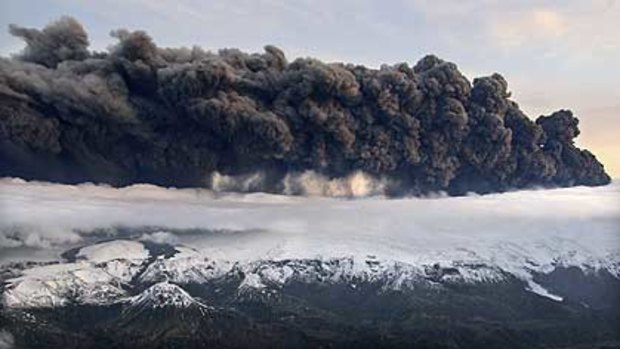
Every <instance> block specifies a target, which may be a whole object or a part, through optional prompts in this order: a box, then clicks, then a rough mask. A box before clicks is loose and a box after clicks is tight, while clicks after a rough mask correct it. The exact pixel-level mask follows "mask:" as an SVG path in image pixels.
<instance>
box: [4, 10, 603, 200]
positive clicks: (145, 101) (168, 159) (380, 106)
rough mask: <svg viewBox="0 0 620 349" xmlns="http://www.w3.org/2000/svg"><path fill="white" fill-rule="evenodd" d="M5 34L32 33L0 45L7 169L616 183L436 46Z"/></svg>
mask: <svg viewBox="0 0 620 349" xmlns="http://www.w3.org/2000/svg"><path fill="white" fill-rule="evenodd" d="M10 32H11V33H12V34H13V35H15V36H18V37H20V38H22V39H24V41H25V42H26V43H27V46H26V48H25V50H24V51H23V52H22V53H21V54H19V55H17V56H15V57H13V58H12V59H8V58H0V176H19V177H23V178H28V179H39V180H48V181H59V182H69V183H75V182H82V181H95V182H106V183H110V184H112V185H126V184H131V183H137V182H148V183H154V184H159V185H167V186H205V185H207V186H208V185H209V184H210V183H209V181H210V174H212V173H214V172H215V171H217V172H219V173H222V174H229V175H239V174H249V173H255V172H261V173H263V174H265V178H267V179H266V180H265V181H263V182H261V183H259V184H255V187H250V188H249V189H250V190H264V191H276V192H277V191H282V188H281V179H282V178H284V176H285V175H286V174H289V173H297V172H303V171H305V170H314V171H315V172H317V173H320V174H322V175H325V176H326V177H328V178H334V177H343V176H347V175H349V174H351V173H352V172H355V171H363V172H365V173H368V174H370V175H373V176H376V177H382V178H386V179H389V183H390V186H391V187H390V189H391V190H392V193H394V194H402V193H413V194H416V193H424V192H428V191H435V190H446V191H448V192H449V193H450V194H455V195H456V194H462V193H465V192H468V191H476V192H481V193H484V192H495V191H503V190H507V189H512V188H524V187H530V186H572V185H604V184H607V183H609V181H610V178H609V176H608V175H607V174H606V173H605V171H604V169H603V166H602V165H601V164H600V163H599V162H598V161H597V160H596V158H595V157H594V155H592V154H591V153H590V152H589V151H587V150H581V149H579V148H577V147H576V146H575V145H574V143H573V139H574V138H575V137H576V136H577V135H578V134H579V129H578V120H577V118H575V117H574V116H573V114H572V113H571V112H570V111H567V110H560V111H557V112H555V113H553V114H551V115H549V116H541V117H539V118H538V119H537V120H536V121H532V120H530V119H529V118H528V117H527V116H526V115H525V114H524V113H523V112H522V111H521V110H520V109H519V107H518V105H517V104H516V103H515V102H513V101H512V100H510V99H509V97H510V93H509V92H508V89H507V83H506V81H505V80H504V78H503V77H502V76H501V75H499V74H493V75H492V76H487V77H482V78H477V79H474V81H473V84H470V82H469V81H468V80H467V78H465V76H463V75H462V74H461V73H460V72H459V71H458V69H457V66H456V65H455V64H453V63H449V62H445V61H442V60H441V59H439V58H437V57H435V56H426V57H424V58H423V59H422V60H420V61H419V62H418V63H417V64H416V65H415V66H413V67H411V66H409V65H408V64H405V63H401V64H396V65H393V66H388V65H384V66H382V67H381V68H380V69H369V68H366V67H364V66H359V65H353V64H341V63H331V64H327V63H323V62H321V61H318V60H315V59H310V58H300V59H297V60H295V61H293V62H291V63H289V62H287V59H286V58H285V56H284V53H283V52H282V51H281V50H279V49H278V48H276V47H273V46H266V47H265V52H264V53H262V54H247V53H244V52H241V51H239V50H236V49H225V50H221V51H219V52H217V53H211V52H206V51H204V50H202V49H201V48H198V47H194V48H192V49H187V48H159V47H157V46H156V45H155V43H154V42H153V40H152V39H151V38H150V37H149V36H148V35H147V34H146V33H145V32H142V31H134V32H130V31H126V30H117V31H113V32H112V35H113V36H114V37H116V38H118V40H119V42H118V44H116V46H114V47H112V48H111V49H110V50H109V52H92V51H89V50H88V45H89V41H88V36H87V34H86V32H85V31H84V29H83V28H82V26H81V25H80V24H79V23H78V22H77V21H76V20H74V19H72V18H69V17H64V18H61V19H60V20H58V21H56V22H54V23H51V24H50V25H48V26H47V27H45V28H44V29H43V30H37V29H30V28H23V27H19V26H14V25H13V26H11V27H10Z"/></svg>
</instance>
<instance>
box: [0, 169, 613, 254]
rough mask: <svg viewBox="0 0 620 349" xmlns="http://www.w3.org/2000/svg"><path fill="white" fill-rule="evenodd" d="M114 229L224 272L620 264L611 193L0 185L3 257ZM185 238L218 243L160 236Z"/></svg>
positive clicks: (61, 246) (0, 182)
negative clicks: (367, 262) (332, 264)
mask: <svg viewBox="0 0 620 349" xmlns="http://www.w3.org/2000/svg"><path fill="white" fill-rule="evenodd" d="M113 225H122V226H127V227H141V226H158V227H162V228H163V230H162V231H159V232H155V233H152V234H150V235H144V236H142V239H143V240H149V241H154V242H164V243H172V244H175V243H183V244H186V245H189V246H191V247H194V248H196V249H198V250H202V251H203V252H205V253H207V254H208V255H210V256H216V257H217V256H219V257H225V258H226V259H229V260H233V259H244V258H246V257H247V258H255V257H256V256H260V257H261V258H262V257H272V258H301V257H312V256H315V255H319V254H330V255H337V256H342V255H367V254H372V255H376V256H382V257H383V258H390V259H397V260H403V261H410V262H416V260H417V259H419V258H426V257H428V254H429V253H431V254H433V255H434V257H433V258H434V259H435V260H437V259H441V255H442V254H444V253H447V251H451V252H450V253H452V254H454V253H459V254H467V253H470V252H471V253H474V252H472V251H475V253H480V251H487V252H488V251H493V249H494V248H496V247H497V246H498V244H499V245H502V246H503V247H502V251H503V250H505V249H506V248H508V250H518V249H520V248H526V246H530V247H531V251H538V250H540V251H539V252H540V253H543V254H545V256H551V255H555V256H557V255H560V254H564V253H568V254H570V253H571V251H573V252H572V253H573V254H572V255H571V258H589V257H588V256H592V255H594V256H599V257H600V256H603V257H604V256H615V257H613V258H618V259H620V229H619V227H620V185H618V183H614V184H612V185H610V186H606V187H598V188H586V187H576V188H568V189H554V190H532V191H520V192H512V193H506V194H493V195H485V196H470V197H455V198H446V197H441V198H403V199H385V198H382V197H369V198H362V199H355V200H348V199H336V198H326V197H290V196H278V195H268V194H222V193H219V194H218V193H214V192H211V191H208V190H203V189H166V188H161V187H156V186H152V185H134V186H131V187H126V188H120V189H115V188H111V187H105V186H96V185H91V184H84V185H78V186H71V185H59V184H49V183H37V182H25V181H22V180H18V179H6V178H5V179H1V180H0V246H2V247H3V248H4V251H10V250H11V249H14V248H16V247H20V248H23V246H31V247H37V248H49V249H51V250H54V249H57V250H58V251H61V250H63V249H65V248H67V247H68V246H75V245H76V244H79V243H80V241H81V240H82V239H84V238H85V237H86V235H84V234H87V233H85V231H86V232H87V231H89V230H92V229H95V228H105V227H110V226H113ZM193 228H199V229H205V230H219V231H222V232H220V233H213V232H211V233H207V232H205V233H194V234H180V235H175V234H173V233H170V232H167V231H166V229H193ZM80 231H82V232H80ZM507 246H508V247H507ZM541 246H544V248H542V247H541ZM7 248H8V250H7ZM0 251H2V250H0ZM531 251H530V252H529V253H530V254H532V253H534V252H531ZM558 251H559V252H558ZM485 253H486V252H485ZM502 253H503V252H502ZM425 256H426V257H425ZM493 256H494V254H493V253H491V254H490V255H489V257H488V258H495V257H493ZM580 256H581V257H580Z"/></svg>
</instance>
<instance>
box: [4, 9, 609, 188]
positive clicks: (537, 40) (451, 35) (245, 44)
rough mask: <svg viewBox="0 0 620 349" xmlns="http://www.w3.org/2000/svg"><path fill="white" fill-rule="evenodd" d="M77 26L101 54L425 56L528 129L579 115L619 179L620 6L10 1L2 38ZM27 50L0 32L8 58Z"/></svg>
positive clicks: (380, 59) (585, 142)
mask: <svg viewBox="0 0 620 349" xmlns="http://www.w3.org/2000/svg"><path fill="white" fill-rule="evenodd" d="M61 15H70V16H73V17H75V18H77V19H78V20H79V21H80V22H82V24H83V25H84V27H86V29H87V31H88V33H89V36H90V40H91V48H92V49H95V50H103V49H105V48H106V47H107V46H108V45H110V44H112V43H113V42H114V40H113V39H112V38H110V37H109V35H108V34H109V32H110V30H112V29H117V28H128V29H144V30H146V31H147V32H149V33H150V34H151V35H152V36H153V37H154V39H155V41H156V43H157V44H158V45H159V46H193V45H199V46H202V47H204V48H206V49H213V50H217V49H219V48H224V47H237V48H240V49H243V50H245V51H252V52H254V51H258V52H261V51H262V47H263V46H264V45H266V44H274V45H276V46H278V47H280V48H282V49H283V50H284V51H285V52H286V54H287V57H288V58H289V60H292V59H293V58H295V57H298V56H311V57H316V58H320V59H322V60H326V61H345V62H353V63H361V64H365V65H369V66H375V67H376V66H379V65H380V64H381V63H390V64H393V63H397V62H408V63H410V64H414V63H415V62H416V61H417V60H418V59H420V58H421V57H422V56H424V55H425V54H427V53H434V54H436V55H438V56H439V57H440V58H443V59H446V60H449V61H453V62H455V63H456V64H457V65H458V66H459V68H460V69H461V71H462V72H463V73H464V74H465V75H466V76H467V77H468V78H470V79H473V78H474V77H477V76H481V75H488V74H491V73H493V72H499V73H501V74H502V75H503V76H504V77H505V78H506V79H507V80H508V83H509V89H510V90H511V91H512V95H513V99H514V100H516V101H517V102H518V103H519V105H520V106H521V108H522V109H524V110H525V111H526V113H527V114H528V115H529V116H530V117H532V118H536V117H537V116H539V115H540V114H548V113H551V112H552V111H554V110H557V109H561V108H566V109H572V110H573V111H574V112H575V114H576V115H577V116H578V117H579V118H580V120H581V124H580V125H581V130H582V135H581V136H580V137H579V138H578V144H579V145H581V146H584V147H586V148H588V149H590V150H592V151H593V152H594V153H595V154H596V155H597V157H598V158H599V159H600V160H601V161H602V162H603V163H604V164H605V167H606V168H607V169H608V171H609V172H610V174H611V175H612V176H613V177H616V178H618V177H620V86H619V82H620V1H617V0H561V1H560V0H559V1H532V0H530V1H528V0H497V1H493V0H478V1H466V0H444V1H438V0H381V1H371V0H341V1H337V0H297V1H293V0H289V1H285V0H174V1H163V0H97V1H94V0H93V1H87V0H82V1H80V0H2V1H1V2H0V28H7V26H8V25H9V23H16V24H20V25H23V26H31V27H42V26H44V25H45V24H46V23H48V22H50V21H52V20H54V19H56V18H58V17H60V16H61ZM22 46H23V45H22V43H21V42H20V41H19V40H17V39H15V38H13V37H11V36H10V35H9V34H8V32H7V31H6V29H4V30H2V31H1V32H0V55H3V56H6V55H9V54H10V53H15V52H18V51H19V50H20V49H21V47H22Z"/></svg>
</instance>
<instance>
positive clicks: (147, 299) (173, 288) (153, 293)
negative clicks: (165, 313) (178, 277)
mask: <svg viewBox="0 0 620 349" xmlns="http://www.w3.org/2000/svg"><path fill="white" fill-rule="evenodd" d="M131 304H132V306H138V307H140V308H143V307H147V308H155V309H158V308H169V307H173V308H190V307H200V308H206V307H207V306H206V305H204V304H202V303H201V302H199V301H197V300H196V299H194V298H193V297H192V296H191V295H190V294H189V293H187V292H186V291H185V290H184V289H183V288H181V287H180V286H178V285H176V284H173V283H170V282H168V281H164V282H160V283H156V284H154V285H152V286H151V287H149V288H147V289H146V290H144V291H143V292H142V293H140V294H139V295H137V296H135V297H133V298H132V299H131Z"/></svg>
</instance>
